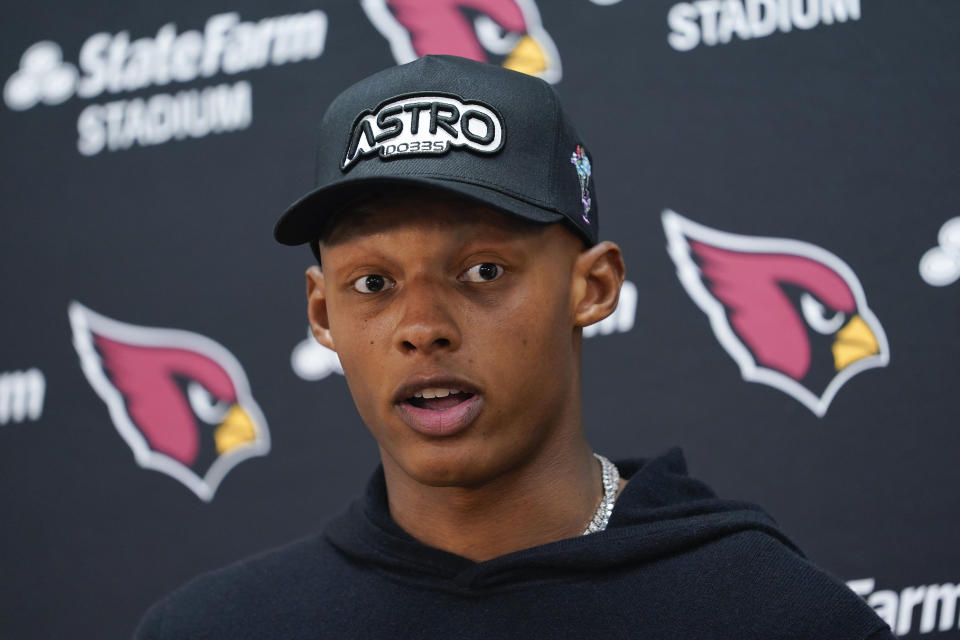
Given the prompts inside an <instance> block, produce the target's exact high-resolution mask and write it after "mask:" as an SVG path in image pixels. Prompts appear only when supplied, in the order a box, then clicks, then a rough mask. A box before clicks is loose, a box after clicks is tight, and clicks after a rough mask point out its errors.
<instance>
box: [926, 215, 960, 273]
mask: <svg viewBox="0 0 960 640" xmlns="http://www.w3.org/2000/svg"><path fill="white" fill-rule="evenodd" d="M920 277H921V278H923V281H924V282H926V283H927V284H929V285H930V286H931V287H945V286H947V285H950V284H953V283H954V282H956V281H957V280H960V216H957V217H956V218H951V219H950V220H947V221H946V222H944V223H943V226H942V227H940V233H938V234H937V246H935V247H933V248H932V249H929V250H928V251H927V252H926V253H924V254H923V257H922V258H920Z"/></svg>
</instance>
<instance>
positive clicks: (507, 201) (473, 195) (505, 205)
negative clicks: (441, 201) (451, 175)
mask: <svg viewBox="0 0 960 640" xmlns="http://www.w3.org/2000/svg"><path fill="white" fill-rule="evenodd" d="M389 185H405V186H422V187H426V188H430V189H438V190H441V191H447V192H450V193H455V194H458V195H461V196H464V197H467V198H470V199H471V200H476V201H477V202H480V203H482V204H485V205H487V206H489V207H491V208H493V209H496V210H497V211H501V212H503V213H506V214H507V215H513V216H516V217H518V218H522V219H524V220H529V221H530V222H536V223H541V224H550V223H554V222H560V221H561V220H565V219H566V218H565V216H563V215H562V214H559V213H556V212H554V211H550V210H549V209H544V208H542V207H539V206H537V205H536V204H533V203H530V202H527V201H525V200H520V199H518V198H514V197H513V196H510V195H507V194H505V193H502V192H500V191H496V190H493V189H490V188H487V187H484V186H482V185H477V184H473V183H470V182H459V181H456V180H450V179H443V178H429V177H424V176H409V177H407V176H391V177H389V178H387V177H365V178H359V179H355V180H344V181H341V182H337V183H334V184H331V185H327V186H325V187H321V188H319V189H315V190H313V191H311V192H310V193H308V194H307V195H305V196H303V197H302V198H300V199H299V200H297V201H296V202H294V203H293V204H292V205H290V206H289V207H288V208H287V210H286V211H284V212H283V214H282V215H281V216H280V219H279V220H277V224H276V225H275V226H274V228H273V237H274V238H276V239H277V242H280V243H281V244H286V245H291V246H293V245H298V244H304V243H305V242H310V241H311V240H313V239H315V238H317V237H318V236H319V235H320V230H321V229H322V228H323V222H324V220H325V219H326V218H327V216H329V215H330V214H332V213H335V212H336V211H338V210H339V209H340V208H341V207H342V206H343V205H344V204H346V203H347V202H349V201H350V200H353V199H354V198H356V197H358V196H360V195H363V194H364V193H368V192H369V191H370V189H371V187H376V186H389Z"/></svg>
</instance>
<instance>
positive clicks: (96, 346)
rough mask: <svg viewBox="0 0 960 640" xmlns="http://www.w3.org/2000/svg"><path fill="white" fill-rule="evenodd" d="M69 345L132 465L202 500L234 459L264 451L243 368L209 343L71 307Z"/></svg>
mask: <svg viewBox="0 0 960 640" xmlns="http://www.w3.org/2000/svg"><path fill="white" fill-rule="evenodd" d="M69 316H70V324H71V326H72V327H73V345H74V347H75V348H76V350H77V354H78V355H79V356H80V364H81V366H82V368H83V373H84V375H86V377H87V380H88V381H89V382H90V385H91V386H92V387H93V389H94V390H95V391H96V392H97V394H98V395H99V396H100V398H101V399H102V400H103V401H104V402H105V403H106V405H107V408H108V409H109V411H110V417H111V419H112V420H113V424H114V426H115V427H116V429H117V431H118V432H119V433H120V435H121V436H122V437H123V439H124V440H125V441H126V443H127V444H128V445H129V446H130V448H131V449H132V450H133V455H134V458H135V459H136V461H137V463H138V464H139V465H140V466H141V467H144V468H147V469H155V470H157V471H162V472H163V473H166V474H168V475H170V476H172V477H174V478H176V479H177V480H179V481H180V482H182V483H183V484H185V485H186V486H187V487H189V488H190V490H191V491H193V492H194V493H195V494H197V496H198V497H199V498H200V499H202V500H205V501H210V500H212V499H213V495H214V493H215V492H216V490H217V486H218V485H219V484H220V481H221V480H223V477H224V476H225V475H226V474H227V472H229V471H230V469H232V468H233V467H234V466H235V465H237V464H238V463H239V462H241V461H243V460H246V459H247V458H250V457H252V456H262V455H266V454H267V452H269V451H270V433H269V431H268V430H267V423H266V420H264V417H263V414H262V413H261V411H260V407H258V406H257V403H256V402H255V401H254V399H253V396H252V395H251V394H250V385H249V383H248V382H247V377H246V375H245V374H244V372H243V368H242V367H241V366H240V363H239V362H237V360H236V358H234V357H233V354H231V353H230V352H229V351H227V350H226V349H224V348H223V347H222V346H220V345H219V344H217V343H216V342H214V341H213V340H211V339H209V338H207V337H205V336H201V335H199V334H196V333H191V332H189V331H179V330H176V329H154V328H148V327H138V326H135V325H132V324H126V323H123V322H118V321H116V320H111V319H110V318H107V317H104V316H102V315H100V314H98V313H95V312H93V311H91V310H90V309H88V308H86V307H84V306H83V305H82V304H80V303H78V302H73V303H71V304H70V309H69Z"/></svg>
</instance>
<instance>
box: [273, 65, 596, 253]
mask: <svg viewBox="0 0 960 640" xmlns="http://www.w3.org/2000/svg"><path fill="white" fill-rule="evenodd" d="M590 161H591V156H590V154H589V152H588V151H587V147H586V145H585V144H584V143H583V141H582V140H581V139H580V137H579V136H578V135H577V133H576V131H575V130H574V128H573V125H572V124H571V123H570V121H569V120H568V119H567V117H566V115H565V114H564V112H563V109H562V108H561V106H560V101H559V99H558V97H557V94H556V93H555V92H554V90H553V88H552V87H551V86H550V85H549V84H547V83H546V82H544V81H543V80H540V79H539V78H535V77H533V76H530V75H526V74H523V73H519V72H516V71H511V70H509V69H505V68H503V67H498V66H494V65H489V64H484V63H481V62H475V61H473V60H468V59H466V58H458V57H455V56H432V55H430V56H424V57H422V58H419V59H418V60H415V61H413V62H410V63H408V64H404V65H400V66H395V67H391V68H389V69H386V70H384V71H381V72H379V73H376V74H374V75H372V76H369V77H367V78H365V79H363V80H361V81H359V82H357V83H356V84H354V85H353V86H351V87H349V88H348V89H346V90H345V91H344V92H343V93H341V94H340V95H339V96H337V98H336V99H334V101H333V103H332V104H331V105H330V107H329V108H328V109H327V112H326V113H325V114H324V116H323V120H322V122H321V125H320V141H319V146H318V150H317V187H316V188H315V189H314V190H313V191H311V192H310V193H308V194H306V195H305V196H303V197H302V198H300V199H299V200H298V201H296V202H295V203H293V204H292V205H291V206H290V207H289V208H288V209H287V210H286V211H285V212H284V213H283V215H282V216H281V217H280V219H279V220H278V221H277V224H276V226H275V228H274V237H275V238H276V239H277V240H278V241H279V242H281V243H283V244H287V245H298V244H303V243H306V242H311V241H312V240H315V239H316V238H317V237H318V236H319V235H320V231H321V229H322V227H323V223H324V221H325V220H326V218H327V217H328V216H329V215H331V214H333V213H336V212H337V211H339V210H340V209H341V208H343V207H344V205H345V204H347V203H349V202H351V201H354V200H355V199H356V198H357V197H358V196H361V195H363V194H365V193H369V192H370V190H371V187H377V186H388V185H406V186H411V185H412V186H423V187H427V188H432V189H440V190H443V191H447V192H452V193H455V194H459V195H462V196H465V197H467V198H470V199H473V200H476V201H478V202H480V203H483V204H485V205H487V206H489V207H491V208H493V209H496V210H498V211H501V212H504V213H507V214H509V215H513V216H517V217H520V218H523V219H526V220H529V221H532V222H537V223H554V222H565V223H567V224H569V225H570V226H571V228H572V229H573V230H574V231H575V232H576V233H578V234H579V235H580V236H581V237H582V238H583V239H584V240H586V242H587V244H589V245H593V244H596V242H597V222H598V219H597V197H596V193H595V192H594V189H593V180H592V167H591V162H590Z"/></svg>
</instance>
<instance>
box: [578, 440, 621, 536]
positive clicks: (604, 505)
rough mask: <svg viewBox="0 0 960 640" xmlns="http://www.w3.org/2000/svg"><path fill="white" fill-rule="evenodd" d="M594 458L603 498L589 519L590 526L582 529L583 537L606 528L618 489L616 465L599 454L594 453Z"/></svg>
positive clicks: (618, 475)
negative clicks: (601, 481) (599, 469)
mask: <svg viewBox="0 0 960 640" xmlns="http://www.w3.org/2000/svg"><path fill="white" fill-rule="evenodd" d="M593 455H594V457H595V458H596V459H597V460H599V461H600V467H601V468H602V470H603V471H602V475H603V498H601V500H600V505H599V506H598V507H597V511H596V513H594V514H593V518H591V519H590V524H588V525H587V528H586V529H584V531H583V535H587V534H590V533H597V532H598V531H603V530H604V529H606V528H607V523H608V522H610V514H612V513H613V503H614V502H616V500H617V489H618V488H619V487H620V471H619V470H618V469H617V465H615V464H613V463H612V462H610V461H609V460H607V459H606V458H604V457H603V456H602V455H600V454H599V453H594V454H593Z"/></svg>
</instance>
